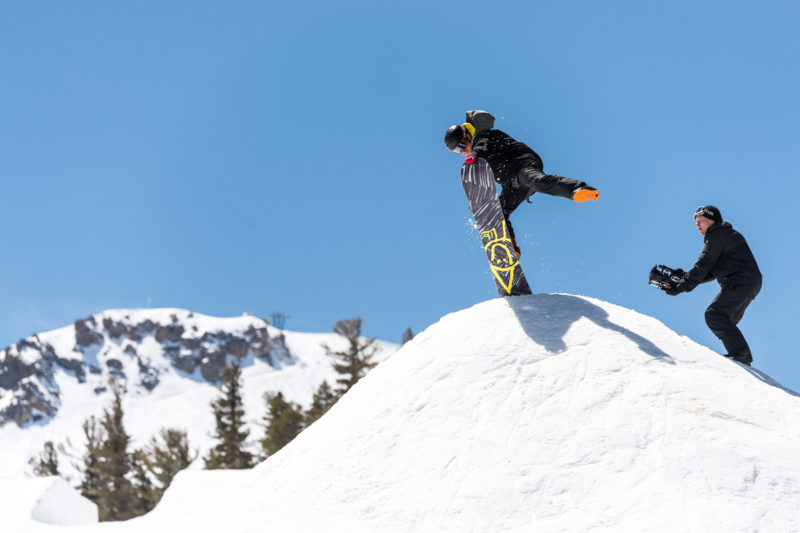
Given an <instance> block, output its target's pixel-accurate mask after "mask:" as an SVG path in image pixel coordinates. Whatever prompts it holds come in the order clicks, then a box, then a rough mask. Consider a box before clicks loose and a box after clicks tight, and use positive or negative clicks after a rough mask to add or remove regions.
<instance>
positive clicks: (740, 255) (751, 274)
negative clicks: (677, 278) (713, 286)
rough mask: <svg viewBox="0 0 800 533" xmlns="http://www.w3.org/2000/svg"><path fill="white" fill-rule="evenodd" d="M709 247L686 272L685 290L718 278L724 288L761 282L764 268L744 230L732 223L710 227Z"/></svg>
mask: <svg viewBox="0 0 800 533" xmlns="http://www.w3.org/2000/svg"><path fill="white" fill-rule="evenodd" d="M704 241H705V246H704V247H703V251H702V252H701V253H700V257H699V258H698V259H697V262H696V263H695V264H694V267H692V269H691V270H690V271H689V272H687V273H686V276H685V278H684V282H683V284H682V285H683V287H682V288H683V290H685V291H686V292H689V291H691V290H692V289H694V288H695V287H697V286H698V285H699V284H700V283H705V282H707V281H711V280H712V279H716V280H717V282H718V283H719V284H720V286H721V287H722V288H723V289H726V288H734V287H741V286H755V285H761V271H760V270H759V269H758V264H757V263H756V259H755V257H753V253H752V252H751V251H750V247H749V246H748V245H747V241H745V240H744V237H743V236H742V234H741V233H739V232H738V231H736V230H735V229H733V226H731V225H730V224H729V223H728V222H717V223H715V224H713V225H712V226H711V227H709V228H708V231H706V235H705V239H704Z"/></svg>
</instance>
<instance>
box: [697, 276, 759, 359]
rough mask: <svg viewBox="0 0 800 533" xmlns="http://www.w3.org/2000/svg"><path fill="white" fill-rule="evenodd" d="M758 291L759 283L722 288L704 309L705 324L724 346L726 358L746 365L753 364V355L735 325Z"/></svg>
mask: <svg viewBox="0 0 800 533" xmlns="http://www.w3.org/2000/svg"><path fill="white" fill-rule="evenodd" d="M760 290H761V281H759V282H758V283H757V284H756V285H749V286H739V287H731V288H723V289H722V290H721V291H720V292H719V294H717V296H716V297H715V298H714V299H713V300H712V301H711V304H709V306H708V309H706V324H708V327H709V329H711V331H712V332H713V333H714V335H716V336H717V338H718V339H719V340H721V341H722V344H723V345H725V349H726V350H727V351H728V354H727V356H728V357H730V358H731V359H734V360H736V361H739V362H740V363H744V364H746V365H749V364H750V363H752V362H753V354H752V353H751V352H750V347H749V346H748V345H747V341H746V340H745V339H744V335H742V332H741V331H739V328H737V327H736V325H737V324H738V323H739V321H740V320H742V316H744V311H745V309H747V306H748V305H750V302H752V301H753V299H754V298H755V297H756V295H758V292H759V291H760Z"/></svg>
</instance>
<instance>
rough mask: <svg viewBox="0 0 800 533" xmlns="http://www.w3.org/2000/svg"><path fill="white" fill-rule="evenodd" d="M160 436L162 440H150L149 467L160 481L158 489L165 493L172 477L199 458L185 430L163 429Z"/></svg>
mask: <svg viewBox="0 0 800 533" xmlns="http://www.w3.org/2000/svg"><path fill="white" fill-rule="evenodd" d="M159 436H160V437H161V442H159V441H158V440H157V439H156V438H155V437H153V438H152V439H151V441H150V447H149V450H147V452H148V453H147V468H148V470H150V472H151V473H152V474H153V476H154V477H155V478H156V481H158V483H159V485H160V486H159V487H158V490H159V492H160V493H162V494H163V492H164V491H165V490H167V488H168V487H169V485H170V483H172V478H174V477H175V475H176V474H177V473H178V472H180V471H181V470H183V469H184V468H186V467H188V466H189V465H190V464H192V462H193V461H194V460H195V459H196V458H197V452H196V451H195V452H192V451H191V448H190V447H189V438H188V437H187V435H186V432H185V431H179V430H177V429H162V430H161V432H160V433H159ZM159 498H160V494H159Z"/></svg>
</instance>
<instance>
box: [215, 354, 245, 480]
mask: <svg viewBox="0 0 800 533" xmlns="http://www.w3.org/2000/svg"><path fill="white" fill-rule="evenodd" d="M241 376H242V372H241V370H240V369H239V364H238V363H234V364H233V366H232V367H226V368H225V370H224V371H223V373H222V384H221V385H220V392H221V393H222V396H221V397H219V398H217V399H216V400H215V401H214V402H212V404H211V408H212V409H213V411H214V419H215V420H216V430H215V433H214V437H215V438H216V439H217V441H218V443H217V445H216V446H214V447H213V448H212V449H211V450H209V452H208V456H207V457H204V458H203V461H204V462H205V465H206V468H207V469H209V470H212V469H217V468H231V469H241V468H250V467H251V466H253V463H254V457H253V454H252V453H250V452H248V451H247V450H245V449H244V445H245V441H246V440H247V437H248V436H249V435H250V430H248V429H245V426H244V407H243V405H242V392H241V383H240V380H241Z"/></svg>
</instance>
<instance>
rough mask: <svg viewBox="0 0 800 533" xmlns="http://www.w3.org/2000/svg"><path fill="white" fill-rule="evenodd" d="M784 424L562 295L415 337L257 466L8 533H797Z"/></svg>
mask: <svg viewBox="0 0 800 533" xmlns="http://www.w3.org/2000/svg"><path fill="white" fill-rule="evenodd" d="M798 428H800V397H799V396H798V394H797V393H794V392H792V391H790V390H787V389H785V388H783V387H782V386H780V385H779V384H778V383H777V382H775V381H774V380H772V379H771V378H769V377H768V376H766V375H764V374H762V373H761V372H759V371H758V370H755V369H750V368H747V367H744V366H742V365H739V364H738V363H735V362H732V361H730V360H728V359H726V358H724V357H722V356H720V355H719V354H717V353H715V352H713V351H711V350H709V349H708V348H705V347H703V346H700V345H698V344H696V343H695V342H693V341H691V340H690V339H688V338H686V337H682V336H680V335H678V334H676V333H674V332H673V331H671V330H670V329H668V328H667V327H666V326H664V325H663V324H662V323H661V322H659V321H658V320H655V319H653V318H650V317H647V316H643V315H641V314H638V313H636V312H634V311H631V310H628V309H625V308H622V307H618V306H616V305H612V304H609V303H605V302H602V301H598V300H594V299H591V298H585V297H577V296H570V295H534V296H523V297H516V298H510V299H496V300H491V301H488V302H484V303H482V304H478V305H476V306H474V307H472V308H470V309H466V310H464V311H460V312H458V313H454V314H451V315H448V316H445V317H444V318H442V319H441V320H440V321H439V322H438V323H436V324H434V325H433V326H431V327H429V328H428V329H427V330H426V331H425V332H423V333H421V334H419V335H418V336H417V337H416V338H415V339H414V340H413V341H411V342H409V343H407V344H406V345H404V346H403V347H402V348H401V349H400V350H398V351H397V352H395V353H394V354H392V355H391V356H390V357H389V358H388V359H387V360H385V361H384V362H382V363H381V364H380V365H378V367H376V368H375V369H374V370H373V371H372V372H371V373H370V374H369V375H368V376H367V377H365V378H364V379H362V380H361V381H360V382H359V383H358V384H357V385H356V386H355V387H353V388H352V389H351V390H350V391H349V392H348V393H347V394H346V395H345V396H344V397H343V398H342V399H341V400H340V401H339V402H338V403H337V404H336V405H335V406H334V407H333V408H332V409H331V410H330V411H329V412H328V413H327V414H326V415H325V416H323V417H322V418H321V419H320V420H318V421H317V422H316V423H314V424H313V425H312V426H310V427H309V428H308V429H306V430H305V431H304V432H303V433H301V434H300V435H299V436H298V437H297V438H296V439H295V440H294V441H292V442H291V443H290V444H288V445H287V446H286V447H284V448H283V449H282V450H281V451H280V452H278V453H277V454H275V455H273V456H271V457H270V458H268V459H267V460H266V461H265V462H263V463H262V464H260V465H258V466H257V467H255V468H253V469H252V470H246V471H206V470H187V471H183V472H181V473H179V474H178V475H177V477H176V478H175V480H174V481H173V483H172V485H171V486H170V488H169V489H168V490H167V492H166V494H165V495H164V498H163V499H162V501H161V503H160V504H159V505H158V506H157V507H156V508H155V509H154V510H153V511H152V512H150V513H149V514H147V515H145V516H143V517H139V518H135V519H133V520H130V521H127V522H121V523H104V524H99V525H94V526H83V527H80V528H74V527H60V528H54V527H52V526H47V525H45V524H42V523H41V522H37V521H34V520H30V519H25V520H23V519H20V520H19V521H18V522H16V523H15V524H14V525H15V527H16V529H15V531H22V532H30V533H34V532H39V533H44V532H55V531H59V532H73V531H81V532H95V531H96V532H98V533H123V532H125V533H145V532H151V531H191V532H193V533H206V532H207V533H218V532H220V531H236V532H240V533H247V532H261V531H271V532H285V533H302V532H318V531H334V532H338V531H347V532H354V531H355V532H372V531H391V532H393V533H403V532H436V533H440V532H459V533H460V532H464V531H472V532H507V531H512V532H523V531H524V532H528V531H636V532H647V531H656V532H665V531H697V532H704V533H705V532H717V531H718V532H725V533H728V532H731V531H776V532H777V531H780V532H784V531H798V530H800V506H798V504H797V502H798V501H800V454H798V453H797V451H798V449H800V432H799V431H798ZM28 507H30V506H27V507H25V508H28ZM6 525H12V522H11V519H9V520H8V521H7V522H6Z"/></svg>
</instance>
